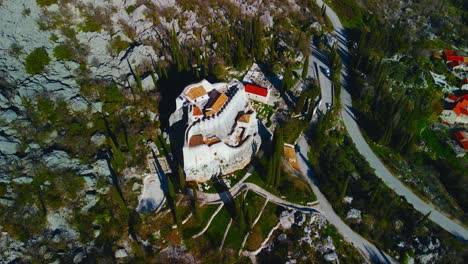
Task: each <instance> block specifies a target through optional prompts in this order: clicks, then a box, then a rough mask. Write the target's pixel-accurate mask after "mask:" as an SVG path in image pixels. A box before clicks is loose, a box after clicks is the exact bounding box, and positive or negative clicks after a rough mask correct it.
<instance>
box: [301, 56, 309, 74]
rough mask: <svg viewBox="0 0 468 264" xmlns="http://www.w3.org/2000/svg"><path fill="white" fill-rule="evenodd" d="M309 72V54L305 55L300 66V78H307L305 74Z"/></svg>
mask: <svg viewBox="0 0 468 264" xmlns="http://www.w3.org/2000/svg"><path fill="white" fill-rule="evenodd" d="M308 73H309V56H307V57H306V59H305V62H304V67H303V68H302V79H304V80H305V79H306V78H307V74H308Z"/></svg>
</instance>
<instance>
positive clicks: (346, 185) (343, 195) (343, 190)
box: [340, 176, 351, 201]
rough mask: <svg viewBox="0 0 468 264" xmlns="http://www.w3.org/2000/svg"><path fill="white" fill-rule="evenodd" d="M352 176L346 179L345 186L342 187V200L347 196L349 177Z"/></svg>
mask: <svg viewBox="0 0 468 264" xmlns="http://www.w3.org/2000/svg"><path fill="white" fill-rule="evenodd" d="M350 178H351V176H348V178H347V179H346V181H345V183H344V184H343V188H342V189H341V194H340V201H342V200H343V198H344V197H345V195H346V191H347V190H348V184H349V179H350Z"/></svg>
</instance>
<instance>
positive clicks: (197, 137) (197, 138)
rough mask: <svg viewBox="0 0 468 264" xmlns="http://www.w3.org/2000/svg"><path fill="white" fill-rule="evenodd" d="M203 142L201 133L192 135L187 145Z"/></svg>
mask: <svg viewBox="0 0 468 264" xmlns="http://www.w3.org/2000/svg"><path fill="white" fill-rule="evenodd" d="M203 144H204V141H203V136H202V135H193V136H192V137H190V140H189V147H196V146H199V145H203Z"/></svg>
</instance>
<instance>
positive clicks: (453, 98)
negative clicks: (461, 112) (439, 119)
mask: <svg viewBox="0 0 468 264" xmlns="http://www.w3.org/2000/svg"><path fill="white" fill-rule="evenodd" d="M458 99H459V98H458V96H456V95H454V94H449V95H447V96H446V97H445V101H446V102H447V103H455V102H457V101H458Z"/></svg>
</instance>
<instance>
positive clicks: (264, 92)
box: [242, 63, 274, 104]
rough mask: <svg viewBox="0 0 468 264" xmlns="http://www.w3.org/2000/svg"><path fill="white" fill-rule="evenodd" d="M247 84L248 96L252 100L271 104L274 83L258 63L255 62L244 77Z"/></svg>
mask: <svg viewBox="0 0 468 264" xmlns="http://www.w3.org/2000/svg"><path fill="white" fill-rule="evenodd" d="M242 81H243V82H244V83H246V85H245V91H246V93H247V97H248V98H249V99H250V100H253V101H257V102H260V103H264V104H271V100H270V97H271V94H272V93H273V88H274V87H273V84H271V82H270V81H269V80H268V79H267V78H266V76H265V74H264V73H263V71H262V70H261V69H260V67H259V66H258V64H256V63H254V64H253V65H252V67H250V69H249V71H248V72H247V73H246V74H245V76H244V78H243V79H242Z"/></svg>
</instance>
